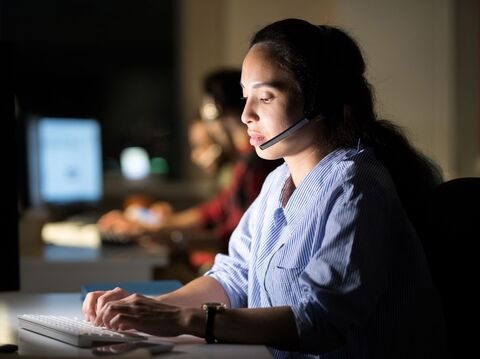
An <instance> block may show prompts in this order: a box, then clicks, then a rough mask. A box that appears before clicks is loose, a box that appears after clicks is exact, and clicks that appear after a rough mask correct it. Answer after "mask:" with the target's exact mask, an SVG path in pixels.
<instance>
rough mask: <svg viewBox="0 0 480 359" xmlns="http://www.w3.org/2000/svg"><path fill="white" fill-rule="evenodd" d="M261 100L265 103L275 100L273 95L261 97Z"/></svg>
mask: <svg viewBox="0 0 480 359" xmlns="http://www.w3.org/2000/svg"><path fill="white" fill-rule="evenodd" d="M260 101H262V102H263V103H270V102H272V101H273V97H262V98H260Z"/></svg>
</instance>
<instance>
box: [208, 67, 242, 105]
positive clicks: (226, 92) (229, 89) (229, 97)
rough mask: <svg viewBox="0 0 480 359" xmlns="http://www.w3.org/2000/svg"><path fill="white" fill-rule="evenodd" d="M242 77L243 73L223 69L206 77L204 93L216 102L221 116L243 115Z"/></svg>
mask: <svg viewBox="0 0 480 359" xmlns="http://www.w3.org/2000/svg"><path fill="white" fill-rule="evenodd" d="M240 77H241V71H240V70H236V69H222V70H218V71H214V72H212V73H210V74H208V75H207V76H206V78H205V80H204V83H203V91H204V93H205V94H207V95H208V96H210V97H211V98H212V100H213V101H214V102H215V105H216V106H217V107H218V110H219V113H220V114H222V113H231V112H233V113H236V114H241V113H242V111H243V105H244V102H243V101H242V96H243V95H242V88H241V86H240Z"/></svg>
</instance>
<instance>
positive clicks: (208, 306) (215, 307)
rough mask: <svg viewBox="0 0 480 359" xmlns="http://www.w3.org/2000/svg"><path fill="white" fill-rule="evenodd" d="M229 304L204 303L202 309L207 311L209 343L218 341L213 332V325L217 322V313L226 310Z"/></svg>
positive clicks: (206, 330)
mask: <svg viewBox="0 0 480 359" xmlns="http://www.w3.org/2000/svg"><path fill="white" fill-rule="evenodd" d="M226 308H227V306H226V305H225V304H223V303H203V304H202V309H203V310H204V311H205V341H206V342H207V343H208V344H215V343H218V339H217V338H215V334H214V333H213V327H214V324H215V315H216V314H217V313H222V312H223V311H225V309H226Z"/></svg>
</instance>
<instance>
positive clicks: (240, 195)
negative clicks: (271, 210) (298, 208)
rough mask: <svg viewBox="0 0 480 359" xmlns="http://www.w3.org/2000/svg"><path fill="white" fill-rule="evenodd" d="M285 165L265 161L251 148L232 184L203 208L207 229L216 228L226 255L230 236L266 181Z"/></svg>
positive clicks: (244, 156) (200, 207) (242, 157)
mask: <svg viewBox="0 0 480 359" xmlns="http://www.w3.org/2000/svg"><path fill="white" fill-rule="evenodd" d="M282 162H283V161H267V160H263V159H261V158H260V157H258V156H257V154H256V153H255V150H254V149H253V148H251V149H250V150H249V151H248V152H247V153H245V154H244V155H242V156H241V157H240V158H239V159H238V161H237V162H236V163H235V165H234V167H233V169H232V179H231V182H230V184H229V185H228V186H227V187H226V188H224V189H223V190H221V191H220V192H219V193H218V194H217V195H216V196H215V198H213V199H212V200H210V201H208V202H207V203H205V204H203V205H200V206H199V210H200V212H201V215H202V218H203V222H204V226H205V227H208V228H214V230H215V234H216V236H217V238H218V239H219V240H220V241H221V242H222V244H223V250H224V251H225V252H226V250H227V247H228V241H229V239H230V235H231V234H232V232H233V230H234V229H235V227H236V226H237V224H238V222H240V219H241V218H242V216H243V213H244V212H245V210H246V209H247V208H248V207H249V206H250V204H251V203H252V202H253V200H254V199H255V198H256V197H257V196H258V194H259V193H260V189H261V188H262V185H263V181H264V180H265V178H266V177H267V175H268V174H269V173H270V172H271V171H272V170H273V169H275V168H276V167H277V166H278V165H280V164H281V163H282Z"/></svg>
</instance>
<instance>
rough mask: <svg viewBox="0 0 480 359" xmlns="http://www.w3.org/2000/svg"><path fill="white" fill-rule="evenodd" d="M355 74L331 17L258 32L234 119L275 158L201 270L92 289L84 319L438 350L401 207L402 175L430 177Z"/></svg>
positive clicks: (431, 305)
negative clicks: (160, 284)
mask: <svg viewBox="0 0 480 359" xmlns="http://www.w3.org/2000/svg"><path fill="white" fill-rule="evenodd" d="M364 72H365V64H364V61H363V58H362V56H361V53H360V50H359V49H358V47H357V45H356V44H355V42H354V41H353V40H352V39H351V38H350V37H348V36H347V35H346V34H345V33H344V32H342V31H341V30H339V29H336V28H333V27H328V26H319V27H317V26H314V25H311V24H309V23H307V22H305V21H302V20H296V19H287V20H283V21H279V22H276V23H273V24H271V25H269V26H267V27H265V28H264V29H262V30H260V31H259V32H258V33H257V34H256V35H255V36H254V37H253V40H252V42H251V47H250V49H249V51H248V53H247V55H246V57H245V60H244V62H243V67H242V87H243V92H244V97H245V101H246V102H245V108H244V112H243V115H242V121H243V122H244V123H245V124H246V125H247V127H248V133H249V135H250V143H251V144H252V145H253V146H255V149H256V151H257V153H258V154H259V156H261V157H263V158H266V159H277V158H283V159H284V160H285V164H284V165H282V166H280V167H279V168H277V169H276V170H275V171H274V172H272V174H270V176H269V177H268V178H267V180H266V181H265V183H264V186H263V188H262V191H261V193H260V195H259V197H258V198H257V199H256V200H255V202H254V203H253V204H252V206H251V207H250V208H249V209H248V211H247V212H246V213H245V215H244V216H243V218H242V220H241V222H240V224H239V226H238V227H237V229H236V230H235V232H234V233H233V235H232V238H231V241H230V247H229V256H226V255H218V256H217V258H216V261H215V264H214V266H213V268H212V270H211V271H209V272H208V273H207V274H206V276H204V277H202V278H199V279H197V280H195V281H193V282H190V283H189V284H187V285H186V286H184V287H183V288H181V289H179V290H178V291H176V292H173V293H170V294H167V295H164V296H160V297H159V298H157V299H148V298H144V297H142V296H138V295H129V294H128V293H126V292H124V291H123V290H121V289H115V290H113V291H109V292H97V293H91V294H90V295H89V296H88V297H87V299H86V300H85V303H84V313H85V315H86V317H87V318H88V319H90V320H92V321H94V322H95V324H97V325H102V324H103V325H106V326H107V327H110V328H113V329H124V328H135V329H138V330H142V331H146V332H149V333H153V334H158V335H177V334H180V333H189V334H194V335H197V336H205V337H206V339H207V341H208V342H215V341H217V340H219V341H225V342H239V343H262V344H266V345H269V346H270V347H272V349H271V350H272V353H273V354H274V356H275V357H310V356H309V355H310V354H311V355H313V356H312V357H320V358H397V357H398V358H423V357H443V356H444V347H443V345H444V343H445V340H444V328H443V320H442V313H441V307H440V302H439V298H438V295H437V292H436V290H435V288H434V286H433V284H432V281H431V278H430V275H429V272H428V268H427V264H426V261H425V258H424V255H423V252H422V248H421V244H420V242H419V240H418V238H417V236H416V234H415V231H414V229H413V227H412V225H411V223H410V221H409V220H408V217H407V214H406V213H405V211H404V209H403V206H402V202H403V203H404V204H405V206H407V205H408V204H413V203H415V202H414V198H413V197H412V196H413V195H414V194H415V193H417V192H418V191H419V190H418V189H414V188H413V189H412V188H411V184H410V183H409V182H408V181H406V180H405V177H410V178H414V179H415V181H416V183H414V184H415V186H417V187H419V188H420V190H424V189H426V188H427V187H428V185H429V184H430V183H432V182H433V178H434V176H433V174H432V175H431V174H430V173H431V172H430V171H429V166H428V163H427V162H426V161H425V160H424V159H423V158H422V157H421V156H419V155H418V154H416V152H415V151H414V150H413V149H412V148H411V147H410V146H409V145H408V142H407V141H406V140H405V139H404V137H402V136H401V135H400V134H399V133H398V132H397V131H396V130H395V129H394V128H393V126H391V125H389V124H388V123H386V122H381V121H379V120H378V119H377V118H376V116H375V114H374V111H373V104H372V95H371V92H370V89H369V86H368V84H367V82H366V80H365V77H364ZM305 118H306V119H307V120H305V121H303V119H305ZM299 120H300V122H299ZM298 124H300V125H298ZM292 126H294V128H295V130H294V131H293V132H290V134H289V135H288V136H287V137H285V138H284V139H283V140H281V141H279V142H277V143H275V144H274V145H272V146H270V147H268V148H265V146H262V145H264V144H265V142H266V141H267V140H269V139H271V138H273V137H275V136H276V135H277V134H279V133H281V132H282V131H284V130H285V129H288V128H292ZM260 146H262V147H263V148H265V149H264V150H262V149H261V148H260ZM399 155H401V156H402V158H398V160H397V161H396V162H394V161H391V159H393V158H395V157H394V156H399ZM397 165H398V167H396V166H397ZM399 196H400V197H399ZM412 207H414V206H412ZM212 301H213V302H218V303H226V304H227V306H226V307H227V308H228V309H223V308H221V306H219V305H218V304H216V305H210V304H207V305H204V308H205V309H206V316H207V319H205V313H202V309H198V307H199V306H200V305H201V304H202V303H204V302H212ZM212 316H213V319H212ZM212 322H213V323H212Z"/></svg>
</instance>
